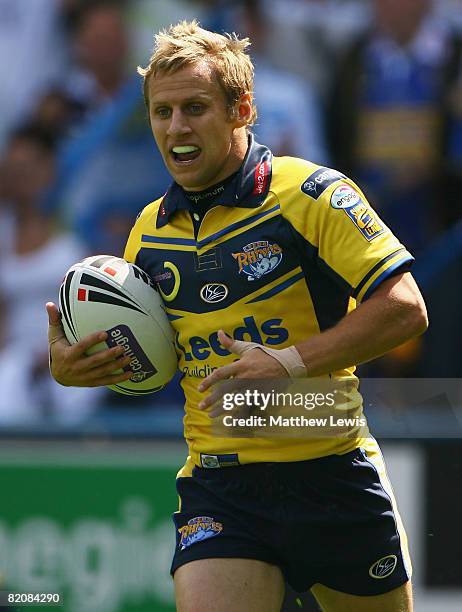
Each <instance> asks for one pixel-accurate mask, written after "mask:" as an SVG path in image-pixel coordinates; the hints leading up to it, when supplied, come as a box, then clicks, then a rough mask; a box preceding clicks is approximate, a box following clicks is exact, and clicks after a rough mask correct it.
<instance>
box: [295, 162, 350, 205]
mask: <svg viewBox="0 0 462 612" xmlns="http://www.w3.org/2000/svg"><path fill="white" fill-rule="evenodd" d="M344 178H346V177H345V176H344V175H343V174H341V173H340V172H337V170H332V169H331V168H319V169H318V170H316V172H313V174H311V175H310V176H309V177H308V178H307V179H306V181H305V182H304V183H302V185H301V187H300V189H301V190H302V191H303V193H306V195H308V196H310V198H313V200H317V199H318V198H319V196H320V195H321V194H323V193H324V191H325V190H326V189H327V188H328V187H329V185H332V183H335V181H339V180H341V179H344Z"/></svg>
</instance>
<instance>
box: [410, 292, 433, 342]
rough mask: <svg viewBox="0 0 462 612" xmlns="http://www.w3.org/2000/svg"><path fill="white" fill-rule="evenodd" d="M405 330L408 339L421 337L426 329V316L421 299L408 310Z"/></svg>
mask: <svg viewBox="0 0 462 612" xmlns="http://www.w3.org/2000/svg"><path fill="white" fill-rule="evenodd" d="M406 328H407V330H408V335H409V339H411V338H415V337H417V336H421V335H422V334H423V333H425V332H426V331H427V329H428V314H427V308H426V306H425V302H424V300H423V298H420V299H418V300H416V301H415V302H414V303H413V304H412V305H410V307H409V308H408V316H407V317H406Z"/></svg>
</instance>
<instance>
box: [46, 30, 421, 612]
mask: <svg viewBox="0 0 462 612" xmlns="http://www.w3.org/2000/svg"><path fill="white" fill-rule="evenodd" d="M248 44H249V41H248V40H247V39H244V40H241V39H239V38H238V37H236V36H235V35H230V36H222V35H219V34H215V33H212V32H208V31H206V30H203V29H201V28H200V27H199V26H198V24H197V23H196V22H191V23H187V22H182V23H180V24H177V25H176V26H172V27H171V28H170V29H169V30H168V31H163V32H161V33H159V34H158V35H157V36H156V43H155V48H154V51H153V54H152V57H151V60H150V62H149V65H148V66H147V68H146V69H140V73H141V74H142V76H143V77H144V94H145V99H146V104H147V107H148V111H149V121H150V124H151V127H152V131H153V134H154V138H155V140H156V143H157V145H158V147H159V149H160V151H161V153H162V156H163V159H164V161H165V164H166V166H167V168H168V170H169V171H170V173H171V175H172V177H173V181H174V182H173V183H172V185H171V187H170V189H169V190H168V192H167V193H166V194H165V196H164V197H162V198H160V199H158V200H156V201H155V202H153V203H151V204H149V205H148V206H147V207H146V208H145V209H144V210H143V211H142V213H141V214H140V215H139V217H138V219H137V221H136V223H135V225H134V227H133V229H132V232H131V234H130V237H129V239H128V243H127V247H126V251H125V257H126V258H127V259H128V260H129V261H132V262H136V264H137V265H139V266H141V267H142V268H143V269H144V270H145V271H146V272H147V273H148V274H150V276H151V277H152V279H153V280H154V281H155V282H156V283H157V285H158V288H159V291H160V292H161V294H162V296H163V298H164V301H165V304H166V309H167V312H168V314H169V316H170V319H171V322H172V325H173V327H174V329H175V330H176V335H177V340H176V343H177V349H178V354H179V367H180V370H181V371H182V372H183V379H182V386H183V389H184V392H185V397H186V407H185V411H186V416H185V419H184V426H185V438H186V440H187V442H188V445H189V457H188V459H187V461H186V464H185V466H184V467H183V468H182V469H181V470H180V472H179V474H178V479H177V488H178V493H179V497H180V500H181V503H180V509H179V511H178V512H176V513H175V514H174V522H175V531H176V537H177V545H176V550H175V554H174V559H173V564H172V570H171V571H172V575H173V577H174V583H175V593H176V602H177V609H178V610H179V611H180V612H207V611H210V612H211V611H212V610H213V611H215V612H231V611H232V612H236V611H239V612H246V611H247V612H259V611H261V612H272V611H274V612H276V611H278V610H280V608H281V604H282V601H283V596H284V580H287V582H288V583H289V584H290V585H291V586H292V587H293V588H294V589H295V591H298V592H303V591H307V590H309V589H311V591H312V593H313V594H314V596H315V597H316V599H317V601H318V602H319V604H320V606H321V607H322V609H323V610H325V611H329V612H331V611H332V612H349V611H351V612H372V611H374V612H409V611H410V610H412V593H411V582H410V578H411V566H410V559H409V552H408V548H407V540H406V534H405V532H404V529H403V526H402V523H401V519H400V517H399V514H398V511H397V509H396V504H395V500H394V498H393V492H392V490H391V487H390V484H389V481H388V479H387V476H386V472H385V467H384V464H383V460H382V457H381V453H380V450H379V448H378V446H377V443H376V441H375V440H374V439H373V438H372V437H371V436H365V435H364V433H362V432H361V431H360V430H359V429H358V431H357V435H349V436H347V437H334V436H330V437H329V436H326V437H325V438H322V437H319V438H315V439H309V438H307V439H291V438H280V437H279V438H275V439H271V438H267V439H258V438H256V437H241V438H239V437H233V436H229V437H217V436H214V435H212V432H211V427H210V423H211V420H210V415H209V409H210V406H211V405H212V404H213V401H214V396H213V392H212V393H211V390H213V389H216V384H217V383H219V382H220V381H223V380H226V379H230V378H232V377H233V378H235V379H261V378H271V379H273V378H274V379H278V378H285V377H294V378H299V377H301V378H303V377H305V378H308V377H315V376H316V377H326V378H331V379H336V378H338V379H342V378H347V379H348V378H351V379H353V378H354V374H353V372H354V364H359V363H363V362H366V361H368V360H371V359H373V358H375V357H377V356H379V355H382V354H384V353H386V352H387V351H389V350H390V349H392V348H394V347H396V346H398V345H400V344H401V343H403V342H404V341H406V340H408V339H409V338H411V337H413V336H416V335H418V334H421V333H422V332H424V330H425V329H426V327H427V316H426V309H425V305H424V302H423V299H422V297H421V295H420V292H419V290H418V288H417V286H416V284H415V282H414V280H413V278H412V276H411V274H410V272H409V266H410V263H411V262H412V259H413V258H412V256H411V255H410V254H409V253H408V251H407V250H406V248H405V247H404V246H403V245H401V244H400V242H399V241H398V240H397V238H395V236H394V235H393V234H392V233H391V231H390V229H389V228H387V227H386V226H385V225H384V223H383V222H382V221H381V220H380V218H379V217H378V216H377V215H376V213H375V212H374V210H373V209H372V208H371V207H370V205H369V204H368V202H367V200H366V198H365V196H364V194H363V193H362V192H361V190H360V189H359V187H358V186H357V185H355V184H354V183H353V182H352V181H351V180H350V179H349V178H347V177H346V176H344V175H343V174H342V173H341V172H337V171H335V170H331V169H329V168H323V167H320V166H318V165H316V164H313V163H311V162H309V161H305V160H301V159H295V158H289V157H285V158H284V157H283V158H277V157H273V156H272V154H271V152H270V151H269V150H268V149H267V148H266V147H265V146H263V145H260V144H257V143H256V142H255V141H254V140H253V137H252V134H251V131H250V126H251V125H252V123H253V122H254V120H255V117H256V109H255V106H254V104H253V101H252V84H253V66H252V63H251V60H250V58H249V56H248V54H247V51H246V49H247V47H248ZM277 87H278V85H277V83H275V84H274V95H275V96H277V95H278V90H277ZM47 309H48V314H49V320H50V336H49V337H50V357H51V370H52V374H53V376H54V377H55V378H56V380H57V381H58V382H60V383H62V384H63V385H83V386H98V385H107V384H114V383H116V382H119V381H122V380H126V379H127V378H129V377H130V373H124V374H121V375H118V374H114V373H113V372H114V370H115V368H116V367H117V368H118V367H119V365H120V362H117V365H116V364H115V361H114V359H115V358H116V357H120V354H121V350H120V349H119V348H115V349H108V350H105V351H102V352H100V353H98V354H97V355H93V356H90V357H87V356H86V355H85V351H86V350H87V349H88V348H90V347H91V346H93V345H94V344H96V343H97V342H100V340H101V338H100V336H101V334H92V335H90V336H88V337H87V338H85V339H83V340H82V341H81V342H79V343H77V344H75V345H73V346H70V345H69V344H68V343H67V341H66V340H65V338H64V337H63V331H62V328H61V326H60V319H59V313H58V310H57V308H56V306H55V305H54V304H52V303H49V304H48V305H47ZM220 327H221V328H222V329H219V328H220ZM128 362H129V359H128V358H125V361H124V363H128ZM353 412H355V414H356V415H361V401H360V400H356V407H355V406H353ZM353 434H354V431H353Z"/></svg>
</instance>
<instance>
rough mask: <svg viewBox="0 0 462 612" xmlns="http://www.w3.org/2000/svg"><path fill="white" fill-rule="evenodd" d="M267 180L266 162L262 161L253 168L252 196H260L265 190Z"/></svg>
mask: <svg viewBox="0 0 462 612" xmlns="http://www.w3.org/2000/svg"><path fill="white" fill-rule="evenodd" d="M267 180H268V162H267V161H263V162H260V163H259V164H257V167H256V168H255V177H254V187H253V195H261V194H262V193H264V191H265V189H266V181H267Z"/></svg>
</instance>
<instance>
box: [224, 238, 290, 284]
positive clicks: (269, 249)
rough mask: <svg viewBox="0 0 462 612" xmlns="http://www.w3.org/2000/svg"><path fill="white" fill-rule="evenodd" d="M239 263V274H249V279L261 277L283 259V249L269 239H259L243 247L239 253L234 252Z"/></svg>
mask: <svg viewBox="0 0 462 612" xmlns="http://www.w3.org/2000/svg"><path fill="white" fill-rule="evenodd" d="M232 256H233V257H234V259H236V260H237V263H238V265H239V274H241V273H243V274H246V275H247V280H249V281H253V280H255V279H259V278H261V277H262V276H264V275H265V274H269V273H270V272H272V271H273V270H274V269H275V268H276V267H277V266H278V265H279V264H280V263H281V261H282V249H281V247H280V246H279V245H278V244H276V243H273V244H270V243H269V242H268V240H257V241H256V242H250V243H249V244H246V245H245V246H244V247H242V251H240V252H239V253H232Z"/></svg>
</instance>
